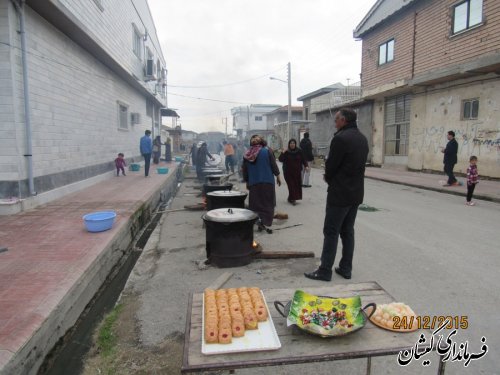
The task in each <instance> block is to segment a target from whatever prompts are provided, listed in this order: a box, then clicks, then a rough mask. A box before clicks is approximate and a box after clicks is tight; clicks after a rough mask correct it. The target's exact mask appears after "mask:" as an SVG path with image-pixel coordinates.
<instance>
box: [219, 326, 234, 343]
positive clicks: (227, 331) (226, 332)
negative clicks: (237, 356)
mask: <svg viewBox="0 0 500 375" xmlns="http://www.w3.org/2000/svg"><path fill="white" fill-rule="evenodd" d="M232 339H233V333H232V331H231V326H229V327H219V344H231V342H232Z"/></svg>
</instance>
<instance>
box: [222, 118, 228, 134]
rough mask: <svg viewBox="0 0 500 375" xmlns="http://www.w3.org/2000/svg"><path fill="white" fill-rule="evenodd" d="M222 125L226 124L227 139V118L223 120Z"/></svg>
mask: <svg viewBox="0 0 500 375" xmlns="http://www.w3.org/2000/svg"><path fill="white" fill-rule="evenodd" d="M222 123H223V124H224V123H226V133H225V134H226V138H227V117H223V118H222Z"/></svg>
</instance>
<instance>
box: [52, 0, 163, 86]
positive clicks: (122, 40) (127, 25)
mask: <svg viewBox="0 0 500 375" xmlns="http://www.w3.org/2000/svg"><path fill="white" fill-rule="evenodd" d="M60 2H61V4H62V5H63V6H64V7H66V8H67V9H68V10H69V11H70V12H71V13H72V14H73V15H74V17H76V18H77V19H78V20H79V21H80V22H81V23H82V24H83V25H84V26H85V27H86V28H87V29H88V30H89V31H90V32H91V33H92V34H93V37H94V39H97V41H99V42H100V43H101V44H102V45H104V46H105V49H106V50H107V51H108V52H109V53H110V54H111V55H112V56H113V57H114V59H115V60H117V61H119V62H120V63H121V64H122V65H123V66H124V67H125V69H127V70H129V71H131V72H133V73H134V74H135V75H136V76H137V77H139V78H142V77H143V75H144V73H143V65H144V61H145V56H144V50H143V51H142V58H141V59H139V58H138V57H137V56H136V55H135V54H134V52H133V50H132V44H133V30H134V29H133V26H132V23H133V24H135V26H136V27H137V29H138V31H139V32H140V33H142V34H144V33H145V32H146V30H147V32H148V38H147V40H146V41H143V45H144V46H145V47H148V48H149V49H150V50H151V52H152V53H153V55H154V60H155V62H156V60H157V59H160V61H161V62H162V66H163V67H165V60H164V58H163V55H162V53H161V48H160V44H159V42H158V38H157V35H156V29H155V26H154V22H153V19H152V17H151V13H150V12H149V7H148V5H147V1H146V0H132V1H122V0H106V1H101V4H102V10H101V8H100V7H99V6H97V4H96V3H95V2H93V1H79V0H61V1H60Z"/></svg>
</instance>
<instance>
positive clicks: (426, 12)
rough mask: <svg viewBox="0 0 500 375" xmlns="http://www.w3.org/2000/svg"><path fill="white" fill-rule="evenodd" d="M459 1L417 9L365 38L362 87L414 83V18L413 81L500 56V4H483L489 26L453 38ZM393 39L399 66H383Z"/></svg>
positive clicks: (490, 0) (494, 0)
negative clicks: (382, 51)
mask: <svg viewBox="0 0 500 375" xmlns="http://www.w3.org/2000/svg"><path fill="white" fill-rule="evenodd" d="M453 4H456V0H433V1H426V2H423V3H417V4H416V5H415V6H410V7H409V9H408V10H405V11H404V12H402V14H400V15H397V16H396V17H395V18H394V19H392V20H391V21H390V22H387V23H385V24H384V25H381V26H378V27H377V28H376V29H375V30H374V31H372V32H370V33H368V34H367V35H365V36H364V37H363V51H362V86H363V89H365V90H369V89H373V88H375V87H377V86H379V85H382V84H386V83H391V82H394V81H397V80H400V79H411V78H412V64H413V61H412V56H413V35H414V20H415V19H414V17H416V35H415V41H416V43H415V66H414V73H413V74H414V75H419V74H422V73H426V72H430V71H432V70H434V69H437V68H443V67H446V66H453V65H457V64H460V63H463V62H467V61H471V60H474V58H475V57H477V56H479V55H489V54H493V53H500V1H499V0H483V19H484V24H483V25H482V26H479V27H477V28H476V29H472V30H469V31H466V32H463V33H462V34H459V35H455V36H452V37H451V36H450V35H451V24H452V18H451V12H452V10H451V6H452V5H453ZM391 38H394V40H395V43H394V61H392V62H390V63H387V64H384V65H380V66H379V65H378V47H379V45H380V44H382V43H384V42H386V41H388V40H389V39H391Z"/></svg>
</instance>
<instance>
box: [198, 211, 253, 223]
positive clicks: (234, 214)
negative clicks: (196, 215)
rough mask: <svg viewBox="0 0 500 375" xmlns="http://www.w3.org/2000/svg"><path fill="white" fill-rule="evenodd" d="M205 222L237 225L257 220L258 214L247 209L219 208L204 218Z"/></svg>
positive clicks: (209, 212) (206, 214)
mask: <svg viewBox="0 0 500 375" xmlns="http://www.w3.org/2000/svg"><path fill="white" fill-rule="evenodd" d="M202 218H203V220H207V221H215V222H218V223H237V222H240V221H249V220H255V219H257V214H256V213H255V212H253V211H250V210H247V209H245V208H217V209H215V210H211V211H208V212H207V213H205V214H204V215H203V216H202Z"/></svg>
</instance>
